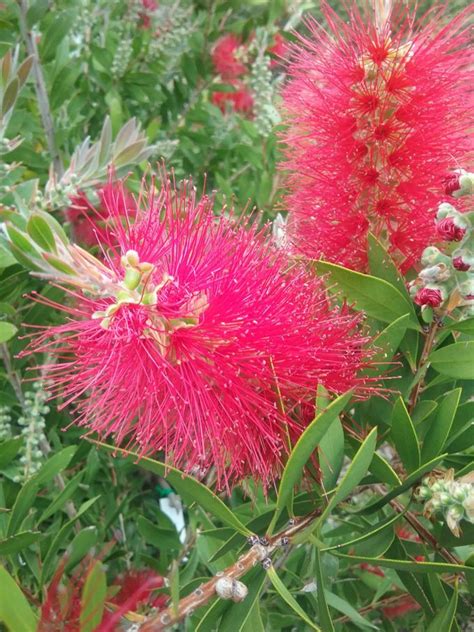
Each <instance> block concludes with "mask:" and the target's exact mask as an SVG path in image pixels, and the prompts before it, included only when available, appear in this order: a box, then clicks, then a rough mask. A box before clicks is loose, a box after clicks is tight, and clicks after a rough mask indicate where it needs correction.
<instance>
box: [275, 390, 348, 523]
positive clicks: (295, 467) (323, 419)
mask: <svg viewBox="0 0 474 632" xmlns="http://www.w3.org/2000/svg"><path fill="white" fill-rule="evenodd" d="M351 395H352V392H351V391H349V392H348V393H345V394H344V395H341V396H340V397H338V398H337V399H335V400H334V401H333V402H331V404H329V406H328V407H327V408H326V410H324V411H323V412H321V413H320V414H319V415H317V416H316V418H315V419H314V420H313V421H312V422H311V423H310V425H309V426H308V427H307V428H306V430H305V431H304V432H303V434H302V435H301V436H300V438H299V439H298V441H297V443H296V445H295V447H294V448H293V450H292V451H291V454H290V456H289V457H288V461H287V463H286V465H285V469H284V470H283V474H282V476H281V480H280V487H279V489H278V497H277V502H276V508H275V513H274V515H273V519H272V521H271V523H270V526H269V528H268V533H269V534H271V533H272V532H273V529H274V528H275V525H276V523H277V520H278V517H279V516H280V514H281V512H282V511H283V509H284V508H285V506H286V503H287V501H288V499H289V498H290V497H291V495H292V493H293V488H294V486H295V485H296V484H297V482H298V481H299V480H300V477H301V473H302V471H303V468H304V466H305V465H306V462H307V461H308V459H309V457H310V456H311V454H312V453H313V452H314V450H315V448H316V447H317V446H318V445H319V442H320V441H321V439H322V438H323V437H324V435H325V434H326V432H327V430H328V429H329V427H330V426H331V424H332V423H333V421H334V419H335V418H336V417H337V416H338V415H339V413H340V412H341V411H342V410H343V408H344V406H345V405H346V404H347V403H348V402H349V400H350V398H351Z"/></svg>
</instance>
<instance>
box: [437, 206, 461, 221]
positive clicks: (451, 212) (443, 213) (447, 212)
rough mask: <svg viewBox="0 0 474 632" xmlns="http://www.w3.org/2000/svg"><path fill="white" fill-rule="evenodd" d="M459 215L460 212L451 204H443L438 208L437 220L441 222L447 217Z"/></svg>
mask: <svg viewBox="0 0 474 632" xmlns="http://www.w3.org/2000/svg"><path fill="white" fill-rule="evenodd" d="M457 213H458V211H457V210H456V208H455V207H454V206H453V205H452V204H450V203H449V202H441V204H440V205H439V206H438V212H437V213H436V219H437V220H438V221H440V220H442V219H444V218H445V217H453V216H455V215H457Z"/></svg>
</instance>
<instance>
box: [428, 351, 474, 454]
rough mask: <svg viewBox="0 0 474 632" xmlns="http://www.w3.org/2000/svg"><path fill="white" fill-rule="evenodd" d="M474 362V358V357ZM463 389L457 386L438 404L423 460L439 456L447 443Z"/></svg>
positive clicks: (429, 430)
mask: <svg viewBox="0 0 474 632" xmlns="http://www.w3.org/2000/svg"><path fill="white" fill-rule="evenodd" d="M473 362H474V358H473ZM461 392H462V389H460V388H456V389H454V390H453V391H451V392H450V393H447V394H446V395H445V396H444V397H443V399H442V401H441V403H440V404H439V406H438V409H437V411H436V415H435V417H434V420H433V422H432V423H431V424H430V427H429V428H428V431H427V433H426V437H425V440H424V442H423V448H422V450H421V457H422V460H423V461H428V460H429V459H432V458H434V457H435V456H437V455H438V454H439V453H440V452H441V450H442V449H443V448H444V446H445V444H446V440H447V438H448V436H449V432H450V430H451V426H452V425H453V421H454V417H455V415H456V411H457V408H458V404H459V400H460V398H461Z"/></svg>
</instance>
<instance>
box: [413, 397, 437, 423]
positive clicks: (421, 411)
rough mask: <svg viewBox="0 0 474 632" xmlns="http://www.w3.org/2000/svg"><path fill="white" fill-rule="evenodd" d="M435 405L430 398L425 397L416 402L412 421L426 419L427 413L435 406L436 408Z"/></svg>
mask: <svg viewBox="0 0 474 632" xmlns="http://www.w3.org/2000/svg"><path fill="white" fill-rule="evenodd" d="M437 406H438V403H437V402H435V401H433V400H431V399H425V400H422V401H421V402H418V404H417V406H416V408H415V410H414V411H413V415H412V419H413V423H415V424H419V423H420V422H421V421H423V420H424V419H426V418H427V417H428V415H431V413H432V412H433V411H434V409H435V408H437Z"/></svg>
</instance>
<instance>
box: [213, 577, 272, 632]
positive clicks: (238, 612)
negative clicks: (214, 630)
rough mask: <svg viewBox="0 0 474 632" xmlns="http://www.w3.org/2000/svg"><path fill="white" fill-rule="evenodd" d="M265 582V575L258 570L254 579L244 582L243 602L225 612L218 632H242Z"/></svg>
mask: <svg viewBox="0 0 474 632" xmlns="http://www.w3.org/2000/svg"><path fill="white" fill-rule="evenodd" d="M264 581H265V573H263V572H262V571H261V569H258V571H257V573H256V574H255V577H253V578H252V579H251V580H250V581H248V582H246V584H247V588H248V594H247V596H246V597H245V599H244V600H243V601H241V602H240V603H237V604H233V605H232V606H231V607H230V608H229V609H228V610H226V611H225V613H224V616H223V617H222V620H221V622H220V623H219V632H244V630H245V628H246V626H247V625H248V624H249V621H250V619H251V617H252V612H253V609H254V607H255V605H258V600H259V598H260V593H261V590H262V587H263V582H264Z"/></svg>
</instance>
